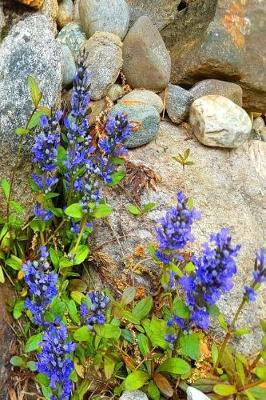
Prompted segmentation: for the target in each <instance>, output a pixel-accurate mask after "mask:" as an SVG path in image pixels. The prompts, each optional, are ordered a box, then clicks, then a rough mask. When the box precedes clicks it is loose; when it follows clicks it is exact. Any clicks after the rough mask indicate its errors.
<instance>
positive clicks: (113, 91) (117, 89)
mask: <svg viewBox="0 0 266 400" xmlns="http://www.w3.org/2000/svg"><path fill="white" fill-rule="evenodd" d="M124 94H125V92H124V88H123V86H122V85H119V84H118V83H114V84H113V85H112V86H111V87H110V89H109V90H108V92H107V96H108V97H109V99H111V100H112V101H115V100H117V99H119V98H120V97H122V96H123V95H124Z"/></svg>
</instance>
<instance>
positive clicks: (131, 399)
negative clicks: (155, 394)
mask: <svg viewBox="0 0 266 400" xmlns="http://www.w3.org/2000/svg"><path fill="white" fill-rule="evenodd" d="M120 400H148V397H147V395H146V394H145V393H144V392H142V391H141V390H134V391H129V390H126V391H125V392H124V393H123V394H122V396H121V397H120Z"/></svg>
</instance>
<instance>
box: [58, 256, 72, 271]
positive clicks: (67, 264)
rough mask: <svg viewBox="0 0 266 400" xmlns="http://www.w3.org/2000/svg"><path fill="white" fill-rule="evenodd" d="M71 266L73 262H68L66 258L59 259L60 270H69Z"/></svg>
mask: <svg viewBox="0 0 266 400" xmlns="http://www.w3.org/2000/svg"><path fill="white" fill-rule="evenodd" d="M72 266H73V260H70V259H69V258H68V257H61V258H60V260H59V267H60V268H69V267H72Z"/></svg>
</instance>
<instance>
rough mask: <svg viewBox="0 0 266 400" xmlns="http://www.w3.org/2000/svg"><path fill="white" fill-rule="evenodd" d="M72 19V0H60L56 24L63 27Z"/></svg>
mask: <svg viewBox="0 0 266 400" xmlns="http://www.w3.org/2000/svg"><path fill="white" fill-rule="evenodd" d="M73 19H74V4H73V1H72V0H62V1H61V2H60V3H59V6H58V14H57V24H58V26H59V28H60V29H61V28H63V27H64V26H65V25H67V24H68V23H70V22H72V21H73Z"/></svg>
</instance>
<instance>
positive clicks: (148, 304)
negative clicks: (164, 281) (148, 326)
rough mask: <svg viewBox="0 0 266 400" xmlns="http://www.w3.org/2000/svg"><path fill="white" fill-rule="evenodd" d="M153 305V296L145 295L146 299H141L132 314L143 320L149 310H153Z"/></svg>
mask: <svg viewBox="0 0 266 400" xmlns="http://www.w3.org/2000/svg"><path fill="white" fill-rule="evenodd" d="M152 306H153V300H152V297H151V296H148V297H145V298H144V299H142V300H140V301H139V302H138V303H137V304H136V305H135V307H134V308H133V310H132V314H133V316H134V317H136V318H138V319H139V320H142V319H143V318H145V317H146V316H147V315H148V314H149V312H150V311H151V309H152Z"/></svg>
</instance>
